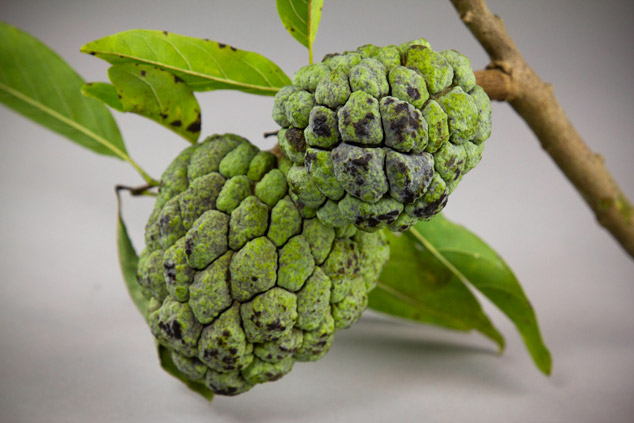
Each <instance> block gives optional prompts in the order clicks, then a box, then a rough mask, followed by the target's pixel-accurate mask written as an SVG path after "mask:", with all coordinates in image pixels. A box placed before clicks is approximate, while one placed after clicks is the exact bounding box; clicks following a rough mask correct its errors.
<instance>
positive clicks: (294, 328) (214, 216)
mask: <svg viewBox="0 0 634 423" xmlns="http://www.w3.org/2000/svg"><path fill="white" fill-rule="evenodd" d="M282 169H287V167H286V166H282ZM145 238H146V239H145V241H146V248H145V250H143V252H142V253H141V255H140V257H139V266H138V272H137V280H138V282H139V284H140V286H141V288H142V291H143V293H144V295H145V296H146V297H147V298H148V299H149V300H150V305H149V320H150V326H151V330H152V333H153V335H154V336H155V337H156V339H157V340H158V342H159V343H160V344H161V345H163V346H165V347H166V348H167V349H168V350H169V351H170V353H171V357H172V360H173V362H174V364H175V365H176V367H177V368H178V369H179V370H180V371H181V372H182V373H183V375H184V376H186V377H187V378H188V379H190V380H192V381H194V382H199V383H204V384H205V385H206V386H207V387H208V388H209V389H211V390H213V391H214V392H216V393H217V394H222V395H236V394H239V393H242V392H245V391H247V390H249V389H250V388H251V387H252V386H253V385H255V384H257V383H263V382H267V381H272V380H276V379H279V378H280V377H282V376H283V375H285V374H286V373H288V372H289V371H290V370H291V368H292V367H293V364H294V363H295V362H296V361H314V360H317V359H319V358H321V357H322V356H323V355H324V354H326V352H327V351H328V349H329V348H330V346H331V344H332V341H333V337H334V333H335V331H337V330H338V329H343V328H347V327H349V326H350V325H351V324H352V323H354V322H355V321H356V320H357V319H358V318H359V317H360V315H361V313H362V312H363V310H364V309H365V307H366V304H367V294H368V292H369V291H370V290H371V289H372V288H373V287H374V284H375V281H376V280H377V278H378V275H379V273H380V271H381V268H382V267H383V264H384V263H385V262H386V261H387V259H388V256H389V246H388V244H387V242H386V239H385V236H384V235H383V234H381V233H372V234H371V233H366V232H362V231H357V230H356V228H355V227H354V226H353V225H349V226H348V227H347V228H345V230H335V229H334V228H332V227H326V226H325V225H323V224H322V223H321V222H320V221H319V219H317V218H311V219H307V218H303V217H302V216H301V215H300V210H299V209H298V207H297V206H296V205H295V203H294V202H293V201H292V199H291V198H290V197H289V195H288V184H287V180H286V176H285V174H284V172H282V171H281V170H280V169H279V168H278V167H277V160H276V158H275V157H274V156H273V155H272V154H271V153H269V152H263V151H258V149H257V148H256V147H254V146H253V145H252V144H250V143H249V142H248V141H247V140H245V139H244V138H241V137H238V136H236V135H231V134H225V135H216V136H212V137H209V138H207V139H206V140H205V141H204V142H202V143H200V144H197V145H194V146H191V147H189V148H187V149H186V150H184V151H183V152H182V153H181V154H180V155H179V156H178V157H177V158H176V159H175V160H174V161H173V162H172V163H171V164H170V166H169V167H168V168H167V170H166V171H165V172H164V173H163V175H162V178H161V188H160V192H159V195H158V197H157V200H156V205H155V208H154V211H153V212H152V214H151V216H150V218H149V221H148V223H147V226H146V231H145Z"/></svg>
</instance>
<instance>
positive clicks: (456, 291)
mask: <svg viewBox="0 0 634 423" xmlns="http://www.w3.org/2000/svg"><path fill="white" fill-rule="evenodd" d="M385 233H386V235H387V237H388V241H389V243H390V260H389V261H388V263H387V264H386V265H385V268H384V269H383V272H382V273H381V277H380V282H379V283H378V285H377V287H376V288H375V289H374V290H373V291H372V292H371V293H370V298H369V307H370V308H372V309H374V310H377V311H381V312H384V313H387V314H391V315H394V316H399V317H404V318H406V319H410V320H415V321H418V322H423V323H430V324H434V325H439V326H444V327H446V328H450V329H455V330H460V331H470V330H477V331H479V332H481V333H482V334H483V335H485V336H486V337H488V338H490V339H491V340H492V341H494V342H495V343H496V344H497V345H498V347H499V349H500V350H502V349H503V348H504V338H503V337H502V335H501V334H500V333H499V332H498V330H497V329H496V328H495V327H494V326H493V324H492V323H491V321H490V320H489V318H488V317H487V316H486V315H485V314H484V312H483V311H482V308H481V307H480V304H479V303H478V300H477V299H476V298H475V297H474V296H473V294H472V293H471V291H470V290H469V289H468V288H467V287H466V286H465V285H464V284H463V283H462V282H461V281H460V280H459V279H458V278H457V277H456V275H454V274H453V273H452V272H451V271H450V270H449V269H447V267H446V266H444V265H443V263H441V262H440V261H439V260H438V259H437V258H436V257H434V255H433V254H431V253H430V252H429V251H427V250H426V249H424V248H422V247H421V245H420V244H419V243H418V242H417V241H416V240H415V239H413V238H412V237H411V236H408V235H406V234H395V233H392V232H389V231H386V232H385Z"/></svg>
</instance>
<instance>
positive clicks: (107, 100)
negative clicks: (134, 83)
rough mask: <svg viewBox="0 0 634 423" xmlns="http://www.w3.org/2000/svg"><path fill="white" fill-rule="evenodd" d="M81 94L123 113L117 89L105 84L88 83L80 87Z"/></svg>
mask: <svg viewBox="0 0 634 423" xmlns="http://www.w3.org/2000/svg"><path fill="white" fill-rule="evenodd" d="M81 93H82V94H83V95H85V96H87V97H92V98H95V99H97V100H99V101H101V102H103V103H104V104H106V105H108V106H110V107H112V108H113V109H115V110H117V111H119V112H123V111H124V110H123V105H122V104H121V100H120V99H119V97H118V94H117V89H116V88H115V87H114V85H112V84H108V83H107V82H89V83H86V84H84V85H82V87H81Z"/></svg>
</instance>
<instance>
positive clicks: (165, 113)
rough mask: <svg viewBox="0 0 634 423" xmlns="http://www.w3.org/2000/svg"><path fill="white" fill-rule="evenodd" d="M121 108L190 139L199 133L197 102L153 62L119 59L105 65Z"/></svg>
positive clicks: (194, 138)
mask: <svg viewBox="0 0 634 423" xmlns="http://www.w3.org/2000/svg"><path fill="white" fill-rule="evenodd" d="M108 77H109V78H110V81H112V83H113V84H114V87H115V89H116V95H117V96H118V99H119V100H120V102H121V104H122V106H123V110H124V111H126V112H132V113H136V114H139V115H141V116H145V117H147V118H149V119H152V120H153V121H155V122H158V123H160V124H161V125H163V126H165V127H166V128H169V129H170V130H172V131H174V132H176V133H177V134H178V135H180V136H182V137H183V138H185V139H186V140H188V141H190V142H192V143H194V142H196V140H197V139H198V137H199V136H200V125H201V114H200V106H199V105H198V101H197V100H196V97H195V96H194V93H193V92H192V90H191V89H190V88H189V87H188V86H187V85H185V84H184V83H183V80H182V79H180V78H179V77H177V76H176V75H174V74H172V73H171V72H168V71H166V70H162V69H160V68H158V67H156V66H150V65H142V64H138V63H123V64H119V65H114V66H112V67H110V69H108Z"/></svg>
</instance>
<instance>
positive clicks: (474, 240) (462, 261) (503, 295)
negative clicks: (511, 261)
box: [411, 216, 552, 374]
mask: <svg viewBox="0 0 634 423" xmlns="http://www.w3.org/2000/svg"><path fill="white" fill-rule="evenodd" d="M411 234H412V235H413V236H414V238H416V240H417V241H419V242H420V243H421V245H423V246H424V247H425V248H426V249H428V250H429V251H430V252H432V254H434V255H435V256H436V257H437V258H438V259H439V260H440V261H441V262H443V263H444V264H445V265H446V267H447V268H449V269H450V270H451V271H452V273H454V274H455V275H456V276H457V277H458V278H460V280H461V281H462V282H463V283H465V284H470V285H472V286H473V287H474V288H476V289H477V290H478V291H480V292H481V293H482V294H484V295H485V296H486V297H487V298H488V299H489V300H491V301H492V302H493V303H494V304H495V305H496V306H497V307H498V308H499V309H500V310H502V312H503V313H504V314H506V315H507V316H508V317H509V319H511V321H513V323H514V324H515V326H516V327H517V330H518V331H519V332H520V334H521V335H522V338H523V339H524V343H525V344H526V347H527V348H528V351H529V352H530V354H531V356H532V357H533V360H534V361H535V364H536V365H537V367H538V368H539V369H540V370H541V371H542V372H544V373H546V374H550V371H551V367H552V361H551V356H550V352H549V351H548V348H547V347H546V345H545V344H544V341H543V339H542V336H541V333H540V330H539V325H538V324H537V318H536V316H535V311H534V310H533V307H532V306H531V304H530V302H529V301H528V299H527V298H526V295H525V294H524V291H523V290H522V288H521V286H520V284H519V281H518V280H517V278H516V277H515V275H514V274H513V272H512V271H511V269H510V268H509V267H508V266H507V265H506V263H505V262H504V260H502V258H501V257H500V256H499V255H498V254H497V253H496V252H495V251H493V249H492V248H491V247H489V246H488V245H487V244H486V243H484V242H483V241H482V240H481V239H480V238H478V237H477V236H476V235H475V234H473V233H472V232H470V231H469V230H467V229H466V228H465V227H463V226H461V225H458V224H455V223H452V222H450V221H449V220H447V219H446V218H445V217H443V216H437V217H435V218H434V219H432V220H431V221H430V222H421V223H419V224H417V225H416V226H415V227H414V228H412V230H411Z"/></svg>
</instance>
